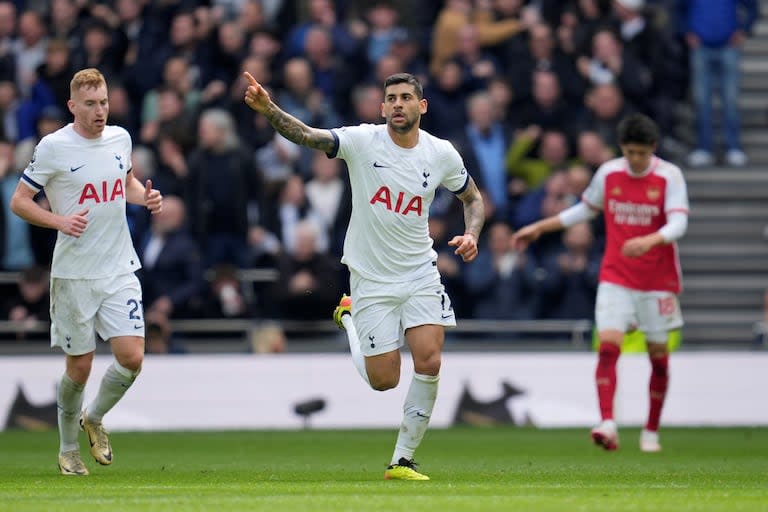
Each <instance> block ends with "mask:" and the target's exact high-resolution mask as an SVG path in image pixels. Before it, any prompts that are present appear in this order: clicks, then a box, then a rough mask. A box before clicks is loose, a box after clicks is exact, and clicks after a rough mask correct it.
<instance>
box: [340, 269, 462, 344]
mask: <svg viewBox="0 0 768 512" xmlns="http://www.w3.org/2000/svg"><path fill="white" fill-rule="evenodd" d="M350 274H351V275H350V291H351V293H352V322H353V323H354V324H355V329H356V330H357V334H358V336H359V337H360V345H361V347H360V348H361V351H362V353H363V354H364V355H366V356H375V355H379V354H385V353H387V352H392V351H393V350H397V349H399V348H400V347H402V346H403V344H405V335H404V333H405V330H406V329H409V328H411V327H417V326H419V325H427V324H435V325H442V326H444V327H454V326H455V325H456V316H455V315H454V312H453V307H452V306H451V299H450V298H449V297H448V294H447V293H446V292H445V287H444V286H443V283H442V282H441V281H440V274H439V273H438V272H437V269H434V270H433V271H431V272H429V273H428V274H426V275H425V276H424V277H421V278H419V279H414V280H413V281H407V282H404V283H391V284H390V283H381V282H378V281H370V280H368V279H364V278H362V277H360V275H359V274H358V273H356V272H354V271H352V272H350Z"/></svg>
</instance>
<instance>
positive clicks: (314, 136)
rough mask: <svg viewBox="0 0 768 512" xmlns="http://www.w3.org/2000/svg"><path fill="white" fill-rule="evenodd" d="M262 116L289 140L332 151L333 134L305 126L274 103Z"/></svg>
mask: <svg viewBox="0 0 768 512" xmlns="http://www.w3.org/2000/svg"><path fill="white" fill-rule="evenodd" d="M264 116H265V117H266V118H267V119H268V120H269V122H270V124H271V125H272V126H273V127H274V129H275V130H277V132H278V133H279V134H280V135H282V136H283V137H285V138H286V139H288V140H290V141H291V142H294V143H296V144H299V145H301V146H307V147H310V148H314V149H319V150H320V151H324V152H325V153H330V152H331V151H333V146H334V141H333V136H332V135H331V133H330V132H329V131H328V130H318V129H317V128H312V127H311V126H307V125H306V124H304V123H303V122H302V121H300V120H299V119H296V118H295V117H293V116H292V115H290V114H288V113H287V112H285V111H284V110H282V109H281V108H279V107H278V106H277V105H275V104H274V103H273V104H271V105H270V107H269V108H268V109H267V110H266V111H265V112H264Z"/></svg>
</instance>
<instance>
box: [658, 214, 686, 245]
mask: <svg viewBox="0 0 768 512" xmlns="http://www.w3.org/2000/svg"><path fill="white" fill-rule="evenodd" d="M687 229H688V213H686V212H681V211H680V210H673V211H671V212H669V213H668V214H667V223H666V224H664V225H663V226H662V227H661V228H660V229H659V234H661V236H662V237H664V240H665V241H666V242H674V241H675V240H677V239H679V238H681V237H682V236H683V235H684V234H685V231H686V230H687Z"/></svg>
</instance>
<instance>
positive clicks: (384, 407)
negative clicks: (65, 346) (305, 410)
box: [0, 352, 768, 430]
mask: <svg viewBox="0 0 768 512" xmlns="http://www.w3.org/2000/svg"><path fill="white" fill-rule="evenodd" d="M110 362H111V357H109V356H97V357H96V360H95V362H94V368H93V372H92V374H91V380H90V382H89V384H88V386H87V388H86V398H85V400H86V401H85V403H86V404H87V403H88V402H89V401H90V399H91V398H92V397H93V395H94V394H95V393H96V390H97V389H98V382H99V379H100V378H101V375H102V374H103V373H104V370H105V369H106V367H107V366H108V365H109V363H110ZM595 362H596V355H595V354H591V353H578V354H570V353H567V354H564V353H447V354H444V358H443V370H442V372H441V381H440V391H439V394H438V400H437V404H436V406H435V410H434V414H433V416H432V420H431V424H432V426H433V427H447V426H450V425H452V424H454V423H456V422H457V421H460V422H464V423H471V424H492V423H516V424H533V425H536V426H539V427H543V428H547V427H572V426H573V427H586V426H591V425H593V424H594V423H596V422H597V420H598V412H597V411H598V409H597V403H596V397H595V386H594V379H593V374H594V368H595ZM63 368H64V359H63V357H62V356H60V355H51V356H29V357H27V356H24V357H14V356H11V357H1V358H0V428H2V427H3V426H5V425H20V424H21V425H25V424H30V425H33V426H34V425H35V424H36V423H35V422H36V421H37V420H36V419H35V418H36V415H38V413H39V416H40V418H39V419H40V421H44V419H45V418H48V420H50V418H51V411H53V412H54V413H55V400H56V392H55V389H56V384H57V382H58V379H59V377H60V375H61V372H62V371H63ZM411 372H412V365H411V362H410V359H409V355H408V354H403V368H402V379H401V382H400V385H399V386H398V387H397V388H396V389H394V390H390V391H385V392H378V391H373V390H371V389H370V388H368V387H367V385H366V384H365V383H364V382H363V381H362V379H361V378H360V377H359V376H358V374H357V372H356V371H355V369H354V368H353V366H352V362H351V360H350V358H349V356H348V355H346V354H279V355H252V354H228V355H176V356H157V355H149V356H147V358H146V360H145V364H144V369H143V371H142V373H141V375H140V376H139V378H138V380H137V381H136V383H135V384H134V386H133V387H132V388H131V389H130V390H129V391H128V393H127V394H126V396H125V398H124V399H123V400H122V401H121V402H120V403H119V404H118V405H117V407H115V409H114V410H113V411H111V412H110V413H109V414H108V416H107V417H106V418H105V424H106V425H107V426H108V428H109V429H110V430H199V429H293V428H301V427H303V419H302V418H301V417H300V416H298V415H297V414H296V413H295V412H294V407H295V405H296V404H298V403H302V402H305V401H308V400H312V399H322V400H323V401H324V402H325V408H324V409H323V410H321V411H319V412H317V413H316V414H315V415H313V416H312V417H311V425H312V426H313V427H314V428H379V427H383V428H395V427H397V426H398V425H399V422H400V417H401V408H402V403H403V398H404V396H405V393H406V391H407V389H408V384H409V382H410V375H411ZM618 375H619V385H618V391H617V396H616V412H617V415H616V416H617V421H618V422H619V423H620V424H622V425H641V424H643V423H644V421H645V417H646V415H647V412H648V391H647V390H648V378H649V375H650V365H649V363H648V360H647V357H646V356H644V355H627V356H623V357H622V358H621V359H620V360H619V367H618ZM670 375H671V381H670V388H669V392H668V398H667V403H666V406H665V408H664V413H663V416H662V423H663V424H664V425H678V426H689V425H691V426H692V425H768V407H765V390H766V389H768V354H766V353H741V352H702V353H675V354H673V355H672V356H671V360H670ZM22 395H23V396H22ZM25 401H26V402H28V403H27V404H26V405H24V404H23V403H24V402H25ZM14 404H15V405H14ZM20 404H21V405H20ZM22 405H23V407H22ZM53 418H54V420H53V421H55V415H54V416H53ZM25 422H26V423H25Z"/></svg>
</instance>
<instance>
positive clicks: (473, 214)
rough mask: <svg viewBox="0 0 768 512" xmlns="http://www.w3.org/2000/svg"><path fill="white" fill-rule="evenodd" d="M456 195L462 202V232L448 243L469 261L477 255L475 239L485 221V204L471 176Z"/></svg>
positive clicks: (462, 257)
mask: <svg viewBox="0 0 768 512" xmlns="http://www.w3.org/2000/svg"><path fill="white" fill-rule="evenodd" d="M456 197H458V198H459V199H460V200H461V202H462V203H463V204H464V234H463V235H459V236H455V237H453V239H452V240H451V241H450V242H448V245H451V246H454V247H456V251H455V252H456V254H458V255H459V256H461V259H463V260H464V261H467V262H469V261H472V260H473V259H475V257H477V239H478V237H479V236H480V231H481V230H482V229H483V223H484V222H485V206H484V205H483V197H482V196H481V195H480V190H478V188H477V185H476V184H475V180H473V179H472V178H469V183H468V184H467V188H466V189H465V190H464V192H462V193H461V194H459V195H457V196H456Z"/></svg>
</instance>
